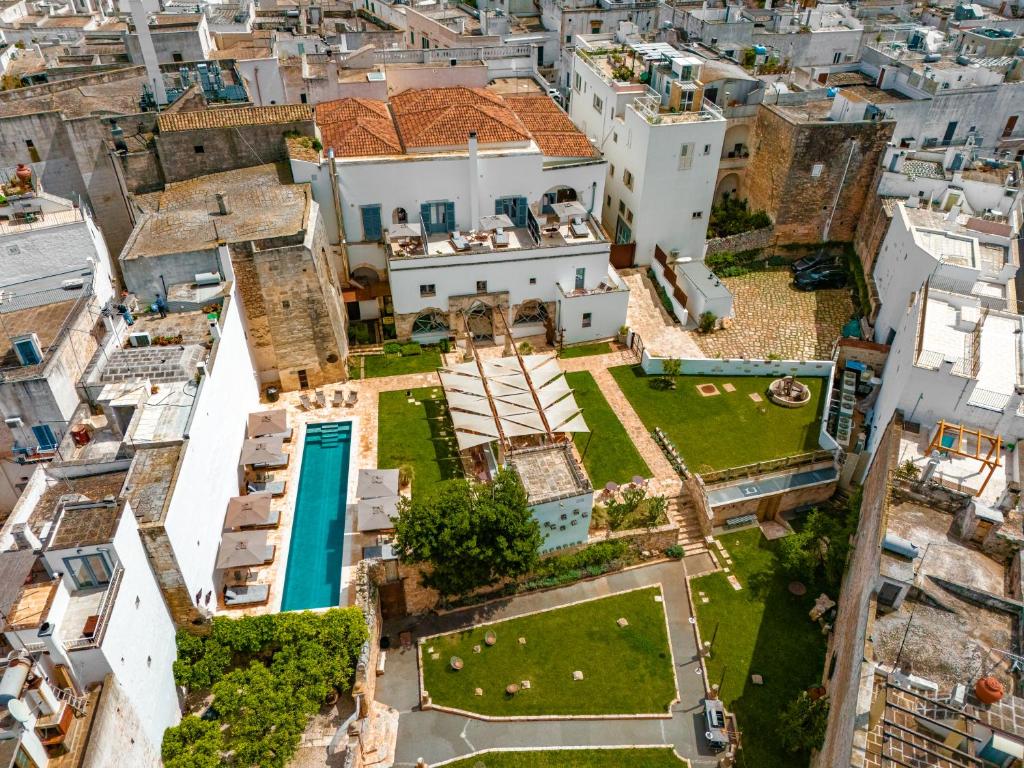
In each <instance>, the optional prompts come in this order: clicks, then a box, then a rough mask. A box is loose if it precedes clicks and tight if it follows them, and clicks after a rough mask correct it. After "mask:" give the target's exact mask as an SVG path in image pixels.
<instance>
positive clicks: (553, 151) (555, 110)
mask: <svg viewBox="0 0 1024 768" xmlns="http://www.w3.org/2000/svg"><path fill="white" fill-rule="evenodd" d="M504 100H505V104H506V105H507V106H508V108H509V109H511V110H512V111H513V112H515V114H516V115H517V116H518V118H519V119H520V120H521V121H522V123H523V125H525V126H526V127H527V129H528V130H529V131H530V133H531V134H533V138H534V140H535V141H536V142H537V146H538V147H540V151H541V152H543V153H544V155H545V156H547V157H596V156H597V150H595V149H594V147H593V145H591V143H590V140H589V139H588V138H587V137H586V136H585V135H583V133H582V132H581V131H580V130H579V129H578V128H577V127H576V126H575V125H574V124H573V122H572V120H570V119H569V116H568V115H567V114H565V112H563V111H562V110H561V109H560V108H559V106H558V105H557V104H555V102H554V101H552V100H551V98H550V97H549V96H546V95H543V94H534V95H530V96H505V97H504Z"/></svg>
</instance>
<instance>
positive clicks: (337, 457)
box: [281, 421, 352, 611]
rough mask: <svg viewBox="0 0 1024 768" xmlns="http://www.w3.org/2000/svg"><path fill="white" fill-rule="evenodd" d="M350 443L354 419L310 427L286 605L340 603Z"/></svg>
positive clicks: (283, 599) (290, 553)
mask: <svg viewBox="0 0 1024 768" xmlns="http://www.w3.org/2000/svg"><path fill="white" fill-rule="evenodd" d="M351 447H352V422H351V421H342V422H330V423H326V424H309V425H308V426H307V427H306V438H305V441H304V443H303V448H302V468H301V469H300V470H299V493H298V497H297V499H296V501H295V516H294V519H293V521H292V537H291V544H290V545H289V547H288V568H287V570H286V571H285V576H284V594H283V596H282V597H281V610H282V611H299V610H304V609H307V608H328V607H332V606H336V605H337V604H338V600H339V598H340V596H341V563H342V552H343V547H344V541H345V507H346V499H347V496H348V469H349V458H350V454H351Z"/></svg>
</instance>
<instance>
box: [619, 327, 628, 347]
mask: <svg viewBox="0 0 1024 768" xmlns="http://www.w3.org/2000/svg"><path fill="white" fill-rule="evenodd" d="M617 338H618V342H619V344H625V343H626V342H627V341H628V340H629V326H628V325H623V326H620V327H619V335H618V337H617Z"/></svg>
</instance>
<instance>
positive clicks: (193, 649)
mask: <svg viewBox="0 0 1024 768" xmlns="http://www.w3.org/2000/svg"><path fill="white" fill-rule="evenodd" d="M367 638H368V633H367V629H366V621H365V619H364V618H363V615H362V612H361V611H359V609H357V608H334V609H331V610H329V611H325V612H324V613H312V612H308V611H302V612H289V613H278V614H271V615H265V616H248V617H244V618H241V619H229V618H226V617H221V616H218V617H216V618H214V619H213V623H212V627H211V630H210V633H209V634H208V635H205V636H197V635H193V634H191V633H189V632H188V631H187V630H180V631H179V632H178V636H177V642H178V659H177V660H176V661H175V662H174V680H175V682H176V683H177V684H178V685H181V686H183V687H185V688H186V689H187V690H188V691H189V693H190V694H203V693H206V692H209V693H211V694H212V702H211V705H210V709H209V710H208V711H207V712H206V714H205V715H204V717H203V718H199V717H196V716H195V715H189V716H187V717H185V718H184V719H183V720H182V721H181V723H180V724H179V725H177V726H175V727H173V728H169V729H167V731H166V732H165V733H164V740H163V745H162V748H161V751H162V755H163V760H164V764H165V765H166V766H168V768H212V766H216V765H223V764H225V762H226V760H227V756H228V755H230V756H231V757H230V762H231V763H233V764H237V765H240V766H250V765H259V766H267V767H268V768H284V766H285V765H287V764H288V762H289V761H290V760H291V757H292V755H293V754H294V753H295V749H296V748H297V747H298V744H299V739H300V737H301V736H302V732H303V731H304V730H305V728H306V724H307V722H308V721H309V718H310V717H312V716H313V715H315V714H316V713H317V712H318V711H319V710H320V708H321V706H322V705H323V704H324V701H325V700H326V699H327V698H328V696H329V695H331V693H332V692H335V691H338V692H340V691H342V690H347V689H348V688H350V687H351V685H352V681H353V677H354V675H355V667H356V662H357V660H358V658H359V653H360V650H361V648H362V646H363V644H364V643H365V642H366V640H367Z"/></svg>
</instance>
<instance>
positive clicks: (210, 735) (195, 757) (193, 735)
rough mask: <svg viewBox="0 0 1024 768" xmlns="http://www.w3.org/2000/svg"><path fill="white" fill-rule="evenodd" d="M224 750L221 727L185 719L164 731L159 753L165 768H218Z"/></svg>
mask: <svg viewBox="0 0 1024 768" xmlns="http://www.w3.org/2000/svg"><path fill="white" fill-rule="evenodd" d="M224 749H225V747H224V738H223V736H222V734H221V730H220V723H218V722H217V721H215V720H202V719H200V718H198V717H196V716H195V715H188V716H187V717H185V718H183V719H182V721H181V722H180V723H179V724H178V725H176V726H174V727H173V728H168V729H167V731H166V732H165V733H164V741H163V745H162V747H161V750H160V751H161V757H163V761H164V766H166V768H217V767H218V766H220V765H223V761H222V760H221V753H222V752H224Z"/></svg>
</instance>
